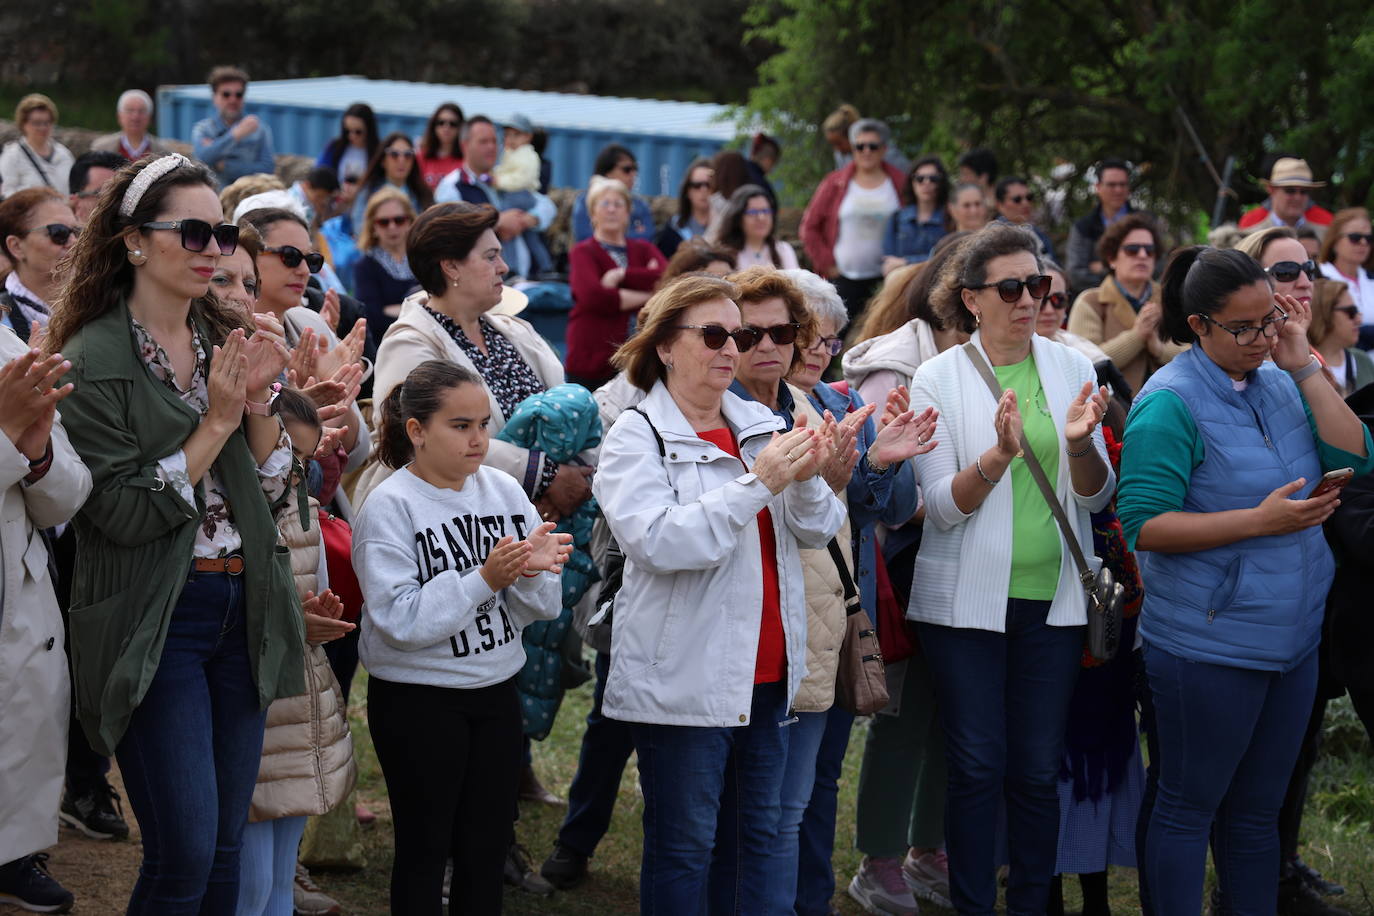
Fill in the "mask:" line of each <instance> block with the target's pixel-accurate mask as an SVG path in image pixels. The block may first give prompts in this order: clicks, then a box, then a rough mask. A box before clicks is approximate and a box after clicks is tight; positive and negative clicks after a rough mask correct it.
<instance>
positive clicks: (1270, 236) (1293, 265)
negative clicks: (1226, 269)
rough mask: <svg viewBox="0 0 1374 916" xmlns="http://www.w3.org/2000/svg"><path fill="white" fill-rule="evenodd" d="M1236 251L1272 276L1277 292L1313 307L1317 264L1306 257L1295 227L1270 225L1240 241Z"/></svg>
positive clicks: (1271, 281)
mask: <svg viewBox="0 0 1374 916" xmlns="http://www.w3.org/2000/svg"><path fill="white" fill-rule="evenodd" d="M1236 250H1237V251H1239V252H1241V253H1242V254H1246V255H1249V256H1250V257H1251V258H1253V259H1254V260H1255V261H1256V262H1257V263H1258V264H1259V266H1260V267H1262V268H1264V272H1265V273H1266V274H1267V275H1268V276H1269V282H1270V283H1272V284H1273V285H1274V292H1276V293H1282V294H1283V295H1285V296H1292V297H1293V298H1294V299H1296V300H1298V301H1299V302H1301V303H1302V304H1303V305H1304V306H1310V305H1311V304H1312V284H1313V283H1314V282H1315V281H1316V279H1317V263H1316V262H1315V261H1313V260H1312V259H1311V258H1309V257H1308V256H1307V249H1306V248H1305V247H1303V244H1302V242H1300V241H1298V233H1297V230H1296V229H1294V228H1293V227H1292V226H1270V227H1269V228H1268V229H1261V230H1260V231H1259V232H1254V233H1251V234H1250V235H1247V236H1246V237H1245V238H1243V239H1241V241H1240V243H1239V244H1238V245H1236Z"/></svg>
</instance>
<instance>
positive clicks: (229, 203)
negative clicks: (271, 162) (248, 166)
mask: <svg viewBox="0 0 1374 916" xmlns="http://www.w3.org/2000/svg"><path fill="white" fill-rule="evenodd" d="M285 190H286V184H285V182H283V181H282V180H281V179H280V178H278V177H277V176H276V175H269V174H267V173H266V172H260V173H258V174H257V175H244V176H243V177H242V178H240V179H238V180H237V181H235V182H234V183H233V184H231V185H229V187H227V188H225V189H224V190H223V191H220V192H219V205H220V206H221V207H223V208H224V221H225V222H226V223H232V222H233V221H234V211H235V210H237V209H238V208H239V204H241V203H243V202H244V201H245V200H247V199H248V198H250V197H252V196H253V195H254V194H262V193H263V192H265V191H285Z"/></svg>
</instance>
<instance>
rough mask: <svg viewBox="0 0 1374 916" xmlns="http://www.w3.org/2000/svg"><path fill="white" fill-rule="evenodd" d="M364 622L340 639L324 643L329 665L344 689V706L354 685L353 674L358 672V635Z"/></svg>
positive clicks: (340, 686)
mask: <svg viewBox="0 0 1374 916" xmlns="http://www.w3.org/2000/svg"><path fill="white" fill-rule="evenodd" d="M361 627H362V623H361V622H359V624H358V626H356V627H354V628H353V629H352V630H350V631H349V632H347V633H345V634H344V635H342V636H340V637H339V638H338V639H331V640H330V641H329V642H327V643H325V644H324V654H325V656H326V657H327V658H328V659H329V667H330V668H331V669H333V671H334V677H335V678H336V679H337V680H338V682H339V688H340V689H341V690H343V698H344V706H347V705H348V693H349V690H350V688H352V686H353V675H355V674H357V672H358V636H359V635H360V633H361V632H362V631H361Z"/></svg>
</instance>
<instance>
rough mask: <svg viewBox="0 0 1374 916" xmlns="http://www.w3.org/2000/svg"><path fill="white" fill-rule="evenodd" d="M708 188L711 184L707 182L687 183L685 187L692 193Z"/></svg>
mask: <svg viewBox="0 0 1374 916" xmlns="http://www.w3.org/2000/svg"><path fill="white" fill-rule="evenodd" d="M710 186H711V182H709V181H689V182H687V187H688V189H689V190H692V191H700V190H701V189H702V188H709V187H710Z"/></svg>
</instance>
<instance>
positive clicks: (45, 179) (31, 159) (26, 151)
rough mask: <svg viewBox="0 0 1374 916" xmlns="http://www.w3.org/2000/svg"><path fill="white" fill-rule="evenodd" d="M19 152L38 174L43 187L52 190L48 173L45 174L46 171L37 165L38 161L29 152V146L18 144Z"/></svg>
mask: <svg viewBox="0 0 1374 916" xmlns="http://www.w3.org/2000/svg"><path fill="white" fill-rule="evenodd" d="M19 151H20V152H21V153H23V154H24V155H25V156H27V157H28V160H29V162H30V163H31V164H32V165H33V167H34V170H35V171H36V172H38V177H39V178H41V179H43V184H45V185H47V186H48V187H50V188H52V187H53V183H52V181H51V180H50V179H49V178H48V173H47V171H45V170H44V168H43V166H41V165H39V163H38V160H37V159H35V158H34V156H33V153H31V152H29V146H28V144H27V143H20V144H19ZM53 190H56V188H53Z"/></svg>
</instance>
